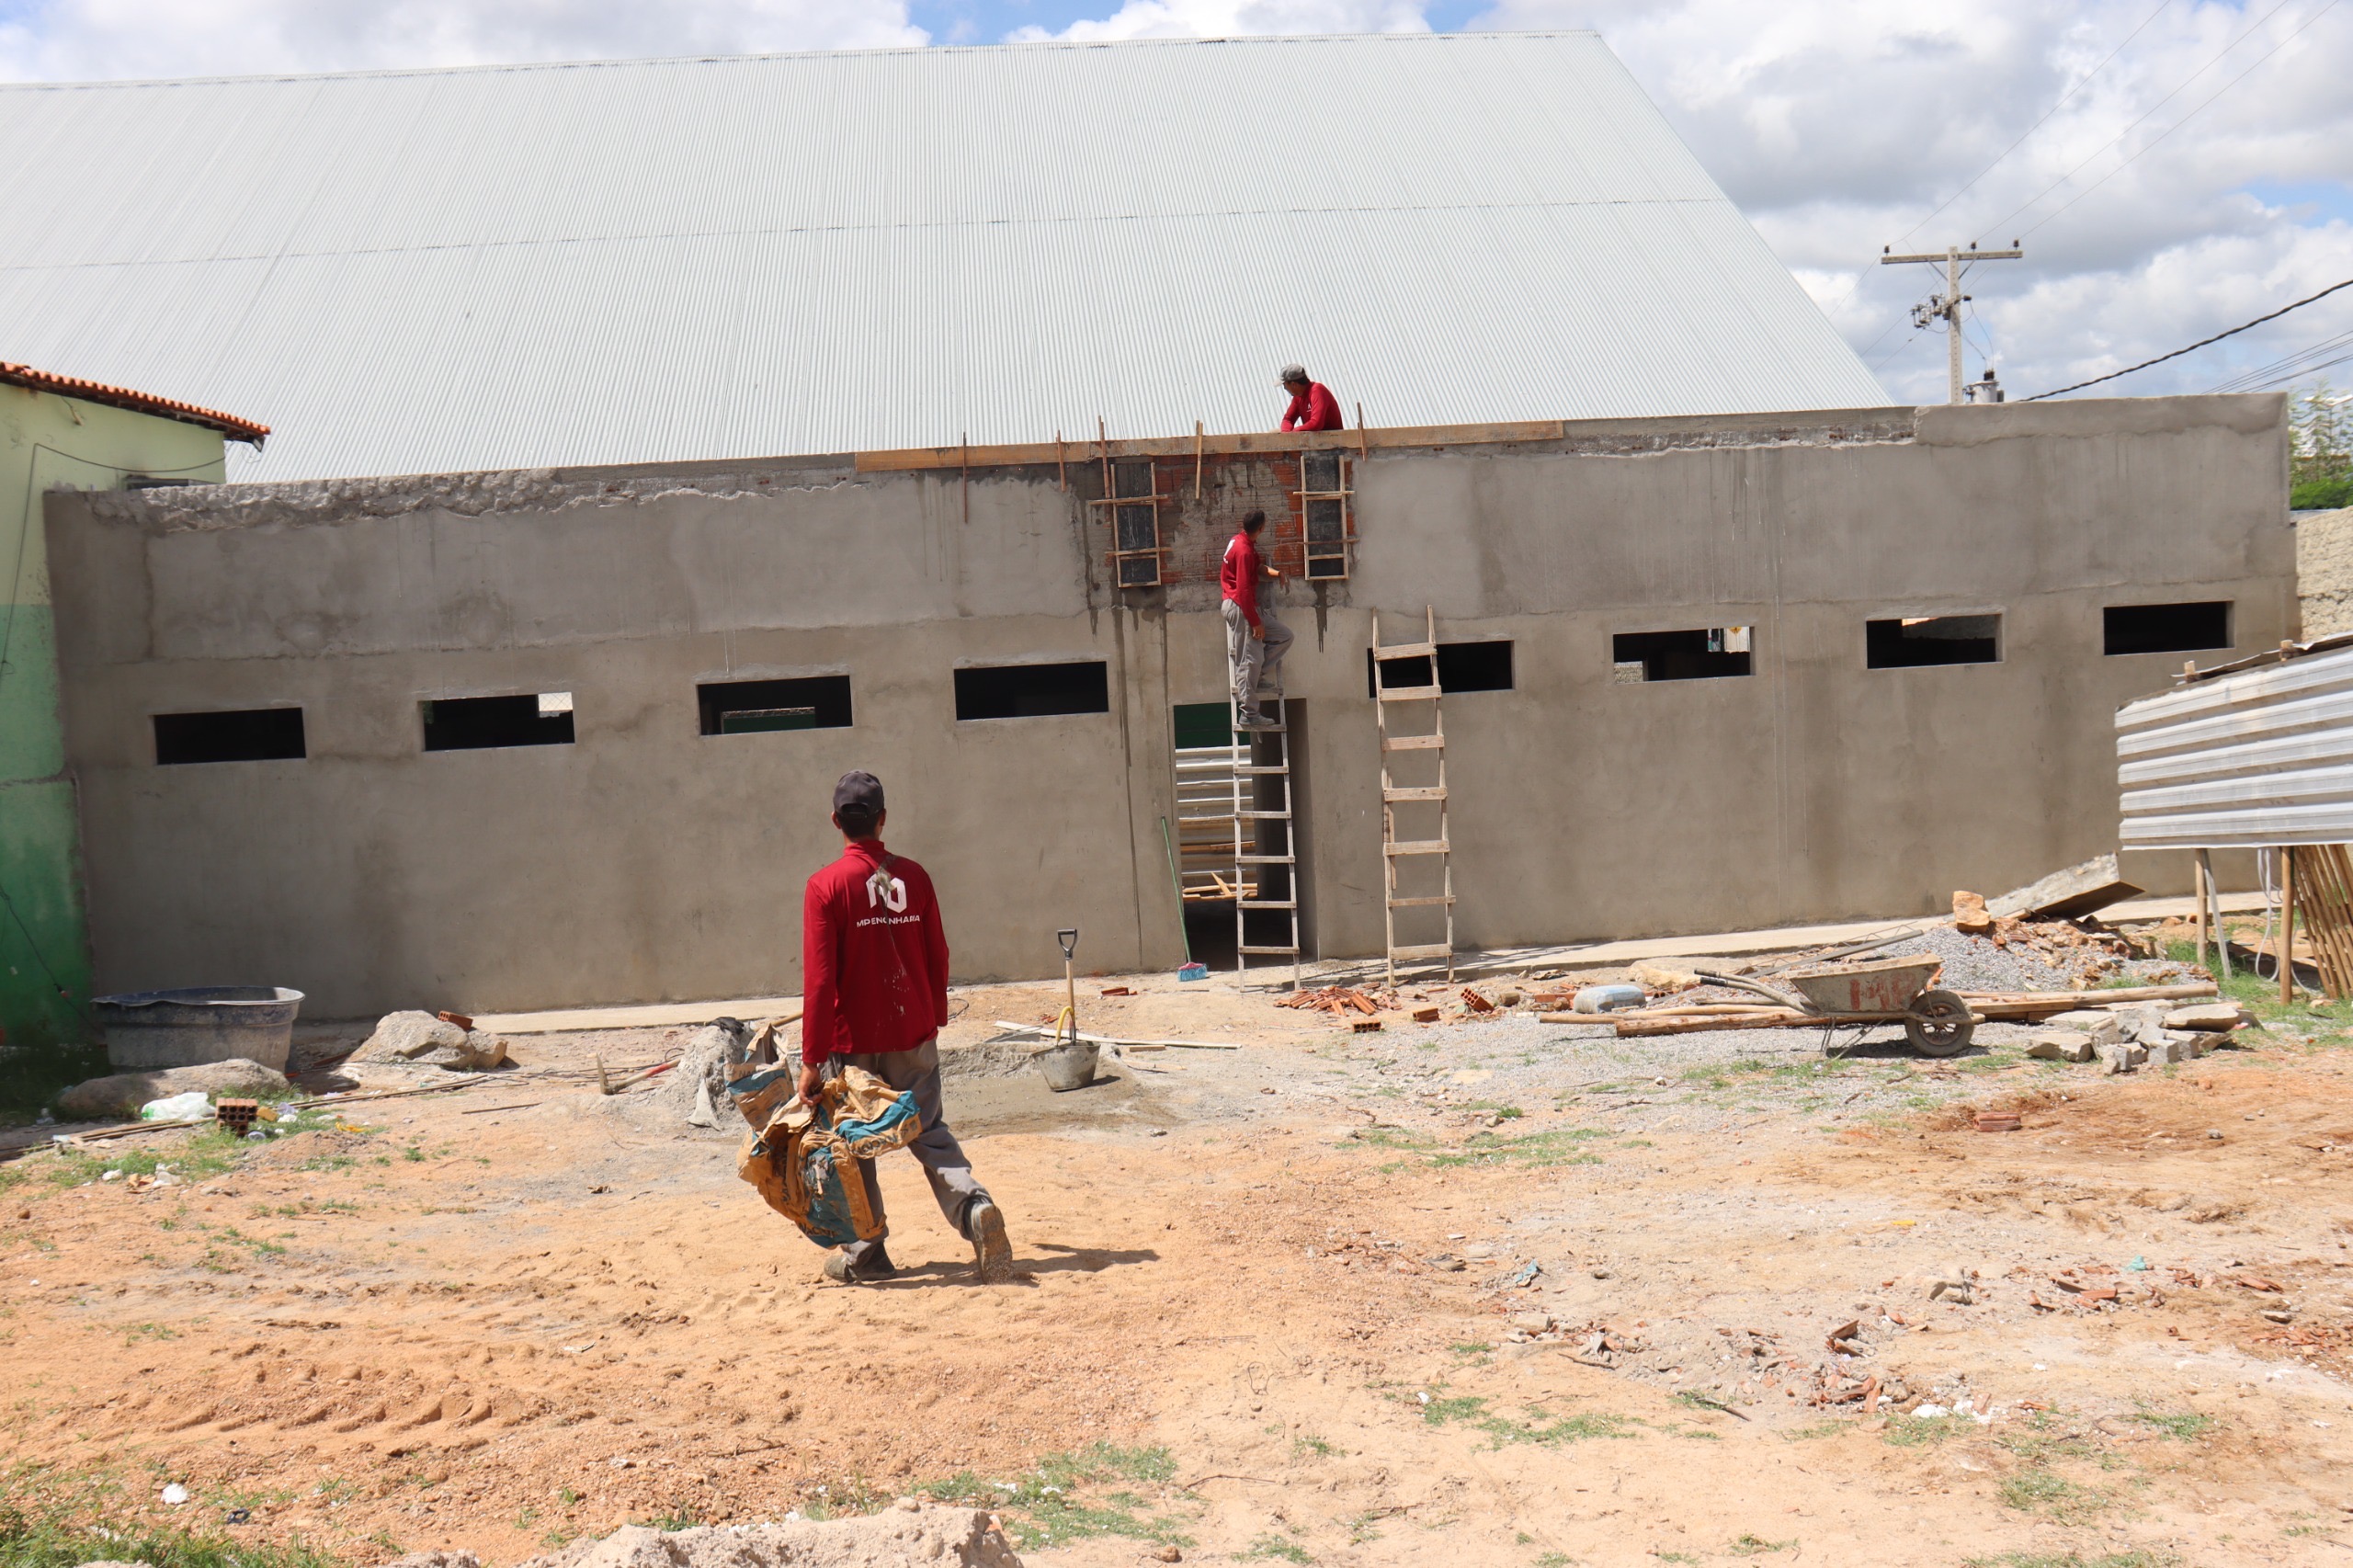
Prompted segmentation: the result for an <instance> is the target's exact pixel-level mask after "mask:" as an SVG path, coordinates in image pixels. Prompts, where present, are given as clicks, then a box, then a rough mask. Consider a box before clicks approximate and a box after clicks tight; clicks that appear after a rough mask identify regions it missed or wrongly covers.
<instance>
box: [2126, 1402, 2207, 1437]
mask: <svg viewBox="0 0 2353 1568" xmlns="http://www.w3.org/2000/svg"><path fill="white" fill-rule="evenodd" d="M2132 1419H2133V1420H2135V1421H2138V1422H2140V1423H2141V1424H2142V1425H2143V1426H2154V1427H2155V1428H2156V1429H2157V1430H2158V1431H2160V1432H2163V1433H2164V1434H2165V1436H2166V1437H2171V1438H2173V1439H2174V1440H2175V1441H2176V1442H2180V1443H2194V1442H2196V1441H2197V1440H2198V1439H2199V1438H2200V1437H2204V1436H2205V1435H2206V1433H2207V1430H2208V1428H2210V1427H2211V1426H2213V1425H2214V1418H2213V1417H2212V1416H2211V1415H2198V1414H2197V1413H2196V1412H2195V1411H2192V1412H2190V1413H2189V1414H2188V1415H2165V1414H2163V1413H2161V1412H2159V1411H2154V1410H2146V1409H2143V1410H2136V1411H2134V1412H2133V1413H2132Z"/></svg>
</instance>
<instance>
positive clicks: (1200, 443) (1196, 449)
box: [1193, 419, 1207, 501]
mask: <svg viewBox="0 0 2353 1568" xmlns="http://www.w3.org/2000/svg"><path fill="white" fill-rule="evenodd" d="M1206 443H1207V437H1206V436H1205V434H1204V433H1203V430H1202V427H1201V422H1200V421H1199V420H1198V419H1196V420H1194V421H1193V499H1194V500H1196V501H1198V500H1199V499H1200V498H1201V461H1202V458H1203V456H1204V448H1205V446H1206Z"/></svg>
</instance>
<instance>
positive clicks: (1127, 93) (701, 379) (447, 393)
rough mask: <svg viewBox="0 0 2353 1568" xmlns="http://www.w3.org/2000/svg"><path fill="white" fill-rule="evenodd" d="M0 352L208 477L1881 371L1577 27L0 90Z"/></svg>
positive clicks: (490, 464) (1591, 401) (1422, 403)
mask: <svg viewBox="0 0 2353 1568" xmlns="http://www.w3.org/2000/svg"><path fill="white" fill-rule="evenodd" d="M0 145H5V146H6V147H8V148H9V149H10V156H9V157H8V158H7V159H6V161H5V164H0V213H5V214H6V219H5V221H0V342H5V343H6V345H7V347H9V348H10V349H11V350H12V352H13V355H14V356H16V357H21V358H28V359H37V360H39V361H40V362H43V363H47V364H51V365H59V366H65V367H69V368H70V369H72V370H73V371H74V373H75V374H78V375H87V376H92V377H97V378H103V379H105V380H108V381H121V382H125V383H128V384H131V385H154V386H170V387H174V388H180V389H185V390H186V391H188V392H189V394H190V395H192V396H196V397H199V398H201V399H202V400H204V401H205V402H208V403H215V404H219V405H222V406H226V407H233V408H243V409H250V410H252V411H253V412H254V413H255V414H256V415H258V416H261V417H265V418H267V419H268V420H269V421H270V423H271V424H272V425H274V426H277V434H276V435H274V436H273V437H272V438H271V440H270V442H269V446H268V449H267V451H266V452H264V453H261V454H258V455H253V456H244V457H233V459H232V474H231V477H232V478H233V479H239V480H260V479H293V478H306V477H316V476H323V475H334V474H376V473H398V472H436V471H452V470H470V469H483V468H506V467H534V466H542V465H550V464H570V463H589V462H637V461H657V460H690V459H702V458H722V457H748V456H761V455H779V454H786V453H808V452H835V451H849V450H858V449H875V448H892V447H912V446H928V445H936V444H939V443H943V442H949V441H954V440H957V439H958V438H959V437H963V436H967V435H969V437H971V439H972V440H973V441H974V442H976V443H977V442H992V443H994V442H1009V441H1025V440H1040V439H1051V438H1052V437H1053V434H1054V432H1055V431H1056V430H1057V429H1060V430H1063V431H1065V432H1067V433H1068V434H1070V435H1071V436H1073V437H1078V436H1081V435H1088V436H1091V435H1092V434H1093V433H1094V429H1095V421H1096V417H1097V415H1098V414H1100V415H1103V416H1105V417H1106V418H1107V419H1108V422H1109V425H1110V428H1111V432H1112V434H1114V435H1165V434H1170V433H1175V432H1190V430H1191V429H1192V427H1193V421H1194V420H1196V419H1202V420H1206V421H1207V422H1208V424H1209V426H1210V428H1211V429H1212V430H1221V429H1222V430H1249V429H1257V428H1263V427H1267V426H1272V425H1273V424H1274V423H1275V422H1276V420H1277V418H1278V417H1279V415H1280V413H1281V410H1282V407H1283V399H1282V394H1281V392H1280V389H1279V388H1278V387H1277V386H1276V385H1275V384H1274V381H1275V371H1276V369H1277V368H1278V367H1279V366H1280V365H1282V364H1283V363H1284V362H1285V361H1287V360H1292V359H1298V360H1302V361H1303V362H1304V363H1305V364H1306V365H1307V366H1308V368H1309V369H1311V370H1312V371H1313V372H1314V373H1315V375H1316V376H1317V377H1318V378H1319V379H1321V380H1323V381H1326V382H1327V383H1329V384H1330V385H1331V386H1332V387H1333V389H1334V390H1335V392H1337V393H1338V395H1339V397H1340V399H1341V402H1342V405H1343V407H1344V408H1346V409H1347V410H1348V412H1349V415H1350V422H1351V423H1353V422H1354V404H1355V403H1358V402H1359V401H1361V402H1362V403H1363V404H1364V408H1365V414H1366V416H1367V417H1368V418H1369V419H1370V421H1371V422H1372V423H1374V424H1376V425H1416V424H1432V425H1434V424H1453V423H1464V422H1473V421H1487V420H1507V419H1522V418H1563V417H1566V418H1592V417H1615V416H1637V415H1677V414H1724V413H1739V412H1750V411H1768V410H1784V409H1799V408H1844V407H1856V406H1865V405H1871V404H1877V403H1884V402H1885V394H1884V393H1883V392H1881V389H1880V387H1879V385H1878V383H1877V382H1876V381H1873V380H1872V378H1871V376H1870V373H1869V372H1868V371H1867V370H1865V369H1864V368H1863V366H1862V364H1861V362H1860V361H1859V359H1858V358H1856V357H1855V355H1854V353H1853V352H1852V351H1851V350H1850V349H1849V348H1848V347H1847V345H1846V344H1845V343H1844V342H1843V341H1842V340H1841V339H1840V338H1839V336H1838V335H1837V334H1836V332H1834V331H1833V330H1832V328H1831V327H1830V325H1829V324H1828V322H1827V321H1826V320H1825V319H1824V316H1823V314H1822V312H1820V311H1819V310H1818V309H1816V308H1815V306H1814V305H1813V302H1812V301H1810V300H1809V299H1808V298H1807V297H1806V295H1805V293H1804V292H1803V290H1801V289H1800V288H1799V287H1798V285H1797V283H1796V282H1795V280H1794V279H1792V278H1790V274H1789V272H1788V270H1787V269H1786V268H1785V267H1782V266H1781V265H1780V263H1779V261H1778V260H1776V259H1775V257H1774V256H1773V255H1772V254H1771V252H1769V251H1768V249H1767V248H1766V246H1765V244H1764V242H1763V241H1762V240H1761V239H1759V238H1758V236H1757V234H1756V231H1755V230H1754V229H1753V228H1752V227H1751V226H1750V225H1749V224H1748V222H1746V221H1745V219H1743V218H1742V217H1741V215H1740V214H1739V213H1738V212H1737V211H1736V210H1733V206H1732V204H1731V203H1730V202H1729V201H1728V200H1726V199H1725V198H1724V196H1723V194H1722V192H1721V191H1720V190H1718V189H1717V188H1716V187H1715V184H1714V183H1713V182H1712V181H1711V179H1710V178H1709V177H1708V176H1707V174H1706V172H1705V171H1704V170H1702V169H1701V168H1700V167H1699V164H1698V163H1697V162H1696V161H1695V160H1694V159H1693V158H1692V156H1691V154H1690V153H1689V152H1688V150H1687V149H1686V148H1685V147H1684V146H1683V144H1682V143H1681V142H1679V141H1678V140H1677V138H1676V136H1675V134H1674V132H1673V131H1670V130H1669V129H1668V128H1667V125H1666V122H1665V119H1663V118H1662V117H1661V116H1660V115H1659V113H1658V111H1657V110H1656V108H1654V107H1653V106H1652V104H1651V103H1650V102H1649V100H1648V99H1647V98H1645V97H1643V93H1642V91H1641V89H1640V88H1639V87H1637V86H1636V85H1635V84H1634V82H1633V80H1632V79H1631V77H1630V76H1629V75H1628V74H1626V72H1625V70H1624V69H1623V68H1622V67H1621V66H1620V64H1619V62H1618V61H1617V59H1616V58H1615V57H1614V56H1613V55H1611V54H1610V52H1609V51H1608V49H1607V48H1606V47H1604V45H1603V44H1602V43H1601V41H1600V40H1599V39H1598V38H1597V37H1595V36H1594V35H1592V34H1590V33H1582V32H1575V33H1532V34H1449V35H1438V36H1416V37H1394V36H1387V37H1371V38H1321V39H1297V38H1293V39H1254V40H1223V41H1210V42H1201V41H1182V42H1177V41H1155V42H1143V43H1120V44H1091V45H1067V44H1053V45H1016V46H1008V47H1001V48H993V49H933V50H892V51H858V52H839V53H827V54H800V55H764V56H751V57H739V58H732V59H699V60H663V61H637V62H622V63H613V64H583V65H552V66H517V67H496V68H479V69H469V70H453V71H417V72H381V73H369V74H350V75H335V76H288V77H249V78H238V79H233V80H208V81H188V82H163V83H129V84H125V83H108V84H96V85H7V86H0Z"/></svg>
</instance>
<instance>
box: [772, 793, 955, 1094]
mask: <svg viewBox="0 0 2353 1568" xmlns="http://www.w3.org/2000/svg"><path fill="white" fill-rule="evenodd" d="M886 861H887V863H888V869H887V871H884V866H885V863H886ZM878 872H883V874H882V875H879V876H878V875H877V873H878ZM801 992H802V994H801V1061H802V1062H808V1063H810V1064H812V1065H815V1064H818V1063H821V1062H824V1060H825V1058H826V1057H828V1056H835V1055H842V1056H858V1055H864V1054H867V1053H869V1052H881V1051H913V1050H914V1049H915V1047H916V1046H918V1045H921V1044H922V1043H923V1042H924V1041H925V1040H929V1039H930V1038H931V1037H932V1036H933V1035H935V1034H937V1033H938V1031H939V1028H940V1026H941V1025H943V1024H945V1023H947V1022H948V936H947V933H946V932H945V931H943V930H941V929H940V924H939V899H938V895H936V894H935V893H934V892H932V890H931V878H930V877H929V876H927V875H926V874H925V872H924V869H923V868H922V867H921V866H918V865H916V864H915V862H914V861H913V860H909V859H906V858H903V857H897V856H892V855H891V854H890V853H889V852H888V851H887V850H885V849H884V848H883V847H882V844H881V840H880V839H872V838H869V839H863V840H860V841H859V842H858V843H855V844H851V845H848V846H846V847H845V848H844V849H843V850H842V858H840V859H838V860H836V861H835V862H834V863H833V864H832V865H830V866H828V867H826V868H825V869H824V870H822V871H819V872H818V873H817V874H816V875H815V876H813V877H811V878H810V879H809V886H808V889H807V891H806V892H803V893H802V894H801Z"/></svg>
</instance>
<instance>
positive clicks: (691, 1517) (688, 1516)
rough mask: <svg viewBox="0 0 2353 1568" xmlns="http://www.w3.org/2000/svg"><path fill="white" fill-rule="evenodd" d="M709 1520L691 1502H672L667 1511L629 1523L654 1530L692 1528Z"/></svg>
mask: <svg viewBox="0 0 2353 1568" xmlns="http://www.w3.org/2000/svg"><path fill="white" fill-rule="evenodd" d="M630 1523H631V1524H633V1525H643V1526H644V1527H645V1528H648V1529H655V1530H688V1529H692V1528H695V1527H696V1526H697V1525H702V1524H709V1523H710V1520H708V1519H706V1518H704V1517H703V1516H702V1510H701V1509H699V1508H697V1507H696V1506H694V1505H693V1504H691V1503H674V1504H672V1505H671V1506H670V1507H669V1508H668V1510H667V1511H665V1512H663V1513H659V1514H656V1515H654V1517H652V1518H650V1519H631V1521H630Z"/></svg>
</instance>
